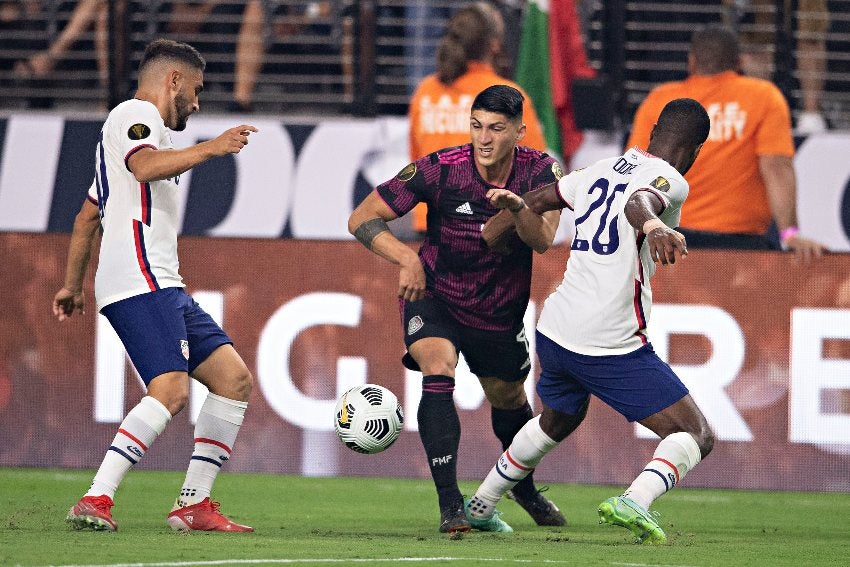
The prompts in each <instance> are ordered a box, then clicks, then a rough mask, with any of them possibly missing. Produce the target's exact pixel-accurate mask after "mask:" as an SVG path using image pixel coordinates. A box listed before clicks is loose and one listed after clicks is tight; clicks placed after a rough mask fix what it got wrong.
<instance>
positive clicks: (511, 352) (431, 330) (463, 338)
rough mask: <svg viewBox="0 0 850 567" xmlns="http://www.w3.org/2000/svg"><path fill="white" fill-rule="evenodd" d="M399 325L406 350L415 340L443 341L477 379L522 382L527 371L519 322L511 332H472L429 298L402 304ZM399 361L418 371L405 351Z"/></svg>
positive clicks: (528, 364) (528, 362)
mask: <svg viewBox="0 0 850 567" xmlns="http://www.w3.org/2000/svg"><path fill="white" fill-rule="evenodd" d="M402 322H403V324H404V328H403V332H404V344H405V346H407V348H410V345H412V344H413V343H415V342H416V341H418V340H419V339H424V338H428V337H439V338H443V339H446V340H447V341H449V342H450V343H452V344H453V345H454V347H455V350H456V351H458V352H459V353H461V354H463V357H464V358H465V359H466V363H467V364H468V365H469V370H470V371H472V373H473V374H475V375H476V376H478V377H480V378H498V379H500V380H504V381H505V382H517V381H520V380H523V379H525V377H526V376H528V372H529V370H531V358H530V356H529V353H528V339H527V338H526V336H525V327H524V326H523V325H522V323H520V324H519V326H517V328H516V329H514V330H512V331H484V330H481V329H474V328H472V327H468V326H466V325H462V324H461V323H458V322H457V320H456V319H455V318H454V317H452V315H451V313H449V311H448V309H447V308H446V306H445V305H444V304H443V303H442V302H441V301H440V300H438V299H434V298H431V297H426V298H424V299H420V300H419V301H405V302H403V306H402ZM401 362H402V364H404V366H405V368H409V369H410V370H415V371H419V370H420V369H419V365H418V364H416V361H415V360H413V357H412V356H410V353H409V352H408V353H406V354H405V355H404V357H403V358H402V359H401Z"/></svg>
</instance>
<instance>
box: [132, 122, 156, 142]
mask: <svg viewBox="0 0 850 567" xmlns="http://www.w3.org/2000/svg"><path fill="white" fill-rule="evenodd" d="M150 135H151V129H150V128H148V127H147V126H146V125H144V124H133V125H132V126H130V129H129V130H127V136H129V138H130V139H131V140H144V139H145V138H147V137H148V136H150Z"/></svg>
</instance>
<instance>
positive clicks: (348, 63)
mask: <svg viewBox="0 0 850 567" xmlns="http://www.w3.org/2000/svg"><path fill="white" fill-rule="evenodd" d="M496 3H497V4H498V5H499V6H500V8H501V9H502V12H503V14H504V15H505V17H506V23H507V36H506V52H507V55H508V56H509V59H511V60H512V59H513V57H515V55H516V46H517V45H518V43H519V42H518V37H519V27H520V23H521V16H522V8H523V5H524V2H523V1H522V0H502V1H500V2H496ZM459 5H462V3H461V2H458V1H457V0H430V1H429V0H234V1H230V2H221V1H207V2H187V1H174V2H164V1H160V0H147V1H136V0H112V1H109V2H107V1H106V0H81V1H79V2H62V1H58V0H42V1H19V2H8V1H5V2H4V1H2V0H0V108H3V109H6V110H16V109H25V108H51V107H52V108H58V109H68V110H74V111H77V110H105V109H106V108H108V107H109V106H110V105H111V104H114V103H115V102H117V101H118V100H121V99H123V98H126V97H127V96H129V94H130V93H131V89H132V86H133V84H134V82H135V68H136V66H137V64H138V62H139V59H140V57H141V53H142V49H143V48H144V45H145V44H146V43H147V42H148V41H150V40H151V39H153V38H155V37H169V38H173V39H179V40H181V41H186V42H188V43H191V44H193V45H195V46H196V47H197V48H198V49H199V50H200V51H201V53H202V54H203V55H204V57H205V58H206V59H207V62H208V68H207V72H206V74H205V80H206V89H205V92H204V97H203V105H204V109H205V110H208V111H209V110H211V111H227V110H244V109H245V108H248V107H250V108H251V109H252V110H253V111H255V112H261V113H285V114H311V115H323V116H327V115H373V114H403V113H404V112H406V109H407V101H408V99H409V96H410V94H411V93H412V91H413V89H414V88H415V86H416V85H417V84H418V82H419V80H420V79H421V77H422V76H424V75H425V74H427V73H429V72H432V71H433V70H434V58H435V53H436V47H437V44H438V42H439V37H440V35H441V33H442V30H443V28H444V26H445V22H446V19H447V18H448V17H449V16H450V15H451V13H452V12H453V10H455V9H456V8H457V7H458V6H459ZM825 6H826V7H827V9H828V19H827V20H826V21H827V25H826V26H825V27H823V26H821V27H823V29H818V26H817V25H814V26H813V25H806V24H807V23H809V24H811V22H812V21H813V19H814V20H818V19H819V18H822V15H821V14H818V13H814V14H810V13H802V12H800V10H799V8H798V2H792V1H790V0H776V1H773V0H771V1H762V2H760V1H758V0H714V1H708V0H697V1H694V2H687V3H685V2H679V1H675V2H674V1H672V0H654V1H640V0H627V1H620V2H607V1H606V2H603V1H602V0H579V1H578V2H577V8H578V10H579V13H580V15H581V20H582V23H583V28H584V34H585V47H586V49H587V52H588V57H589V60H590V63H591V65H592V66H593V67H594V68H596V69H597V70H599V71H601V72H604V73H605V74H607V75H609V77H611V79H612V81H611V85H612V88H613V89H615V91H616V92H615V98H616V100H617V106H616V107H617V112H618V114H619V116H620V119H621V120H620V121H621V123H623V124H628V122H629V121H630V119H631V116H632V114H633V113H634V110H635V108H636V107H637V105H638V104H639V103H640V101H641V100H642V99H643V97H644V96H645V94H646V93H647V92H648V91H649V90H650V89H651V88H653V87H654V86H656V85H657V84H658V83H660V82H663V81H667V80H674V79H681V78H683V77H685V75H686V72H687V51H688V44H689V38H690V34H691V33H692V31H693V30H694V28H695V27H696V26H699V25H701V24H707V23H714V22H721V21H726V22H727V23H730V24H733V25H736V26H737V28H738V30H739V31H740V32H741V33H742V36H744V37H760V38H767V39H768V40H767V41H765V42H762V43H761V44H760V45H750V47H752V48H753V49H754V50H755V51H759V50H760V51H761V52H762V53H765V54H767V58H766V59H767V60H768V64H767V67H766V69H767V70H766V73H767V74H768V75H769V76H770V77H771V78H772V79H773V80H774V81H775V82H776V83H777V84H778V85H779V86H780V88H781V89H782V90H783V92H785V94H786V96H787V97H788V99H789V101H790V103H791V106H792V109H793V110H794V112H795V113H798V112H799V111H800V110H801V109H802V108H803V103H802V101H803V97H804V94H805V93H804V89H803V84H804V82H806V81H805V79H806V78H813V79H816V81H815V83H817V82H818V81H819V82H821V83H822V93H821V95H820V107H821V110H822V112H823V114H824V115H825V116H826V118H827V120H828V121H829V123H830V125H831V126H832V127H835V128H850V0H828V1H825ZM87 10H88V12H87ZM251 10H253V12H251ZM251 14H253V16H252V15H251ZM75 18H77V19H76V20H75ZM81 18H82V19H85V21H82V22H81V21H80V19H81ZM251 18H254V19H251ZM75 26H76V28H75ZM72 28H74V29H76V31H75V33H73V34H70V33H68V32H69V30H72ZM803 42H809V43H815V44H817V43H818V42H820V43H822V44H823V46H824V47H825V58H824V64H823V66H822V68H817V67H815V68H814V70H812V69H809V70H805V69H801V68H800V65H798V60H800V59H801V55H800V53H801V52H800V46H801V45H802V43H803ZM240 93H241V94H240ZM245 93H247V95H246V94H245Z"/></svg>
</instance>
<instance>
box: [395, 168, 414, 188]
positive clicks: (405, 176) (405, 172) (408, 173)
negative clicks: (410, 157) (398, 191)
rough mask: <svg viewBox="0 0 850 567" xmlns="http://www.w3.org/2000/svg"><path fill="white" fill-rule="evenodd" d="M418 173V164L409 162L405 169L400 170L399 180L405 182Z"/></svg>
mask: <svg viewBox="0 0 850 567" xmlns="http://www.w3.org/2000/svg"><path fill="white" fill-rule="evenodd" d="M414 175H416V164H415V163H409V164H407V165H405V166H404V169H402V170H401V171H399V172H398V176H397V178H398V180H399V181H404V182H405V183H406V182H408V181H410V180H411V179H413V176H414Z"/></svg>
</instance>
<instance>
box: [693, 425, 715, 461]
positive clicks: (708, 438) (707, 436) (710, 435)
mask: <svg viewBox="0 0 850 567" xmlns="http://www.w3.org/2000/svg"><path fill="white" fill-rule="evenodd" d="M696 440H697V445H699V452H700V454H701V455H702V458H703V459H704V458H706V456H708V454H709V453H711V450H712V449H713V448H714V430H713V429H711V427H709V426H708V425H706V426H705V427H703V429H702V431H700V434H699V435H698V436H697V438H696Z"/></svg>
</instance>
